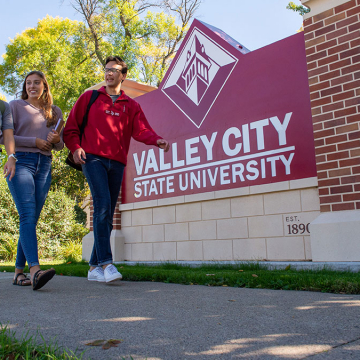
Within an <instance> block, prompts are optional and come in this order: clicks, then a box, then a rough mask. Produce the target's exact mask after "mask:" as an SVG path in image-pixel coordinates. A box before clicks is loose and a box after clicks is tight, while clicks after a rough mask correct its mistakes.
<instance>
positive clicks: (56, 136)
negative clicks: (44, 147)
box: [47, 130, 60, 144]
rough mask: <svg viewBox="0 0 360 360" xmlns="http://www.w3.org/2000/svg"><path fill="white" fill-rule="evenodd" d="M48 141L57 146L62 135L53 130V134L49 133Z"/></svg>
mask: <svg viewBox="0 0 360 360" xmlns="http://www.w3.org/2000/svg"><path fill="white" fill-rule="evenodd" d="M47 141H48V142H49V143H51V144H57V143H58V142H60V135H59V134H58V133H57V132H56V131H55V130H51V132H49V133H48V136H47Z"/></svg>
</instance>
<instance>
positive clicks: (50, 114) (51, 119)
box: [21, 70, 57, 127]
mask: <svg viewBox="0 0 360 360" xmlns="http://www.w3.org/2000/svg"><path fill="white" fill-rule="evenodd" d="M34 74H35V75H37V76H39V77H40V78H41V80H42V82H43V84H44V91H43V93H42V94H41V96H40V99H39V100H40V108H41V110H42V111H43V113H44V116H45V119H46V120H47V123H46V126H47V127H50V126H51V125H55V124H56V121H57V114H56V111H53V97H52V95H51V92H50V86H49V84H48V82H47V80H46V77H45V75H44V74H43V73H42V72H41V71H37V70H34V71H30V72H29V73H28V74H27V75H26V77H25V80H24V83H23V87H22V92H21V98H22V99H23V100H26V99H27V98H28V94H27V92H26V79H27V78H28V77H29V76H30V75H34Z"/></svg>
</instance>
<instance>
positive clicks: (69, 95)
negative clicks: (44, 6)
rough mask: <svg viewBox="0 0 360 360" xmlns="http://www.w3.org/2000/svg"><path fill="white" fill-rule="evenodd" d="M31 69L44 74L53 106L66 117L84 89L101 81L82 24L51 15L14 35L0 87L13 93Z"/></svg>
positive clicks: (98, 65) (3, 65)
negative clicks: (50, 92) (34, 26)
mask: <svg viewBox="0 0 360 360" xmlns="http://www.w3.org/2000/svg"><path fill="white" fill-rule="evenodd" d="M31 70H40V71H42V72H44V73H45V74H46V77H47V80H48V82H49V85H50V88H51V91H52V93H53V97H54V103H55V104H56V105H57V106H59V107H60V108H61V110H62V111H63V112H64V113H65V114H67V113H68V112H69V111H70V109H71V107H72V106H73V104H74V102H75V101H76V99H77V98H78V97H79V95H80V94H81V93H82V92H83V91H84V90H85V89H86V88H88V87H90V86H92V85H93V84H95V83H97V82H99V81H100V80H101V79H102V78H103V75H102V71H101V70H102V69H101V65H100V64H99V63H98V61H97V58H96V56H95V50H94V46H93V42H92V41H91V36H90V34H89V31H88V30H87V29H86V27H85V26H84V24H83V23H81V22H78V21H72V20H69V19H62V18H59V17H56V18H53V17H51V16H47V17H45V18H44V19H42V20H40V21H39V22H38V24H37V26H36V28H31V29H27V30H25V31H23V32H22V33H21V34H19V35H17V36H16V37H15V39H13V40H11V42H10V44H8V45H7V46H6V54H5V57H4V61H3V63H2V64H1V65H0V86H1V87H2V88H3V89H4V90H5V91H6V92H7V93H9V94H15V93H16V92H17V91H19V90H20V86H21V84H22V82H23V81H24V78H25V75H26V74H27V73H28V72H29V71H31Z"/></svg>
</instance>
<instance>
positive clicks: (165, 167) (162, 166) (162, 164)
mask: <svg viewBox="0 0 360 360" xmlns="http://www.w3.org/2000/svg"><path fill="white" fill-rule="evenodd" d="M164 155H165V151H164V150H163V149H160V148H159V159H160V171H162V170H168V169H170V168H171V164H170V163H167V164H165V160H164Z"/></svg>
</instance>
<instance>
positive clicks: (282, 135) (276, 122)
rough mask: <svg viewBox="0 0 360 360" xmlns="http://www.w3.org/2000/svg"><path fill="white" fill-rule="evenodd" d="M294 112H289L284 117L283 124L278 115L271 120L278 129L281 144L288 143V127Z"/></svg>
mask: <svg viewBox="0 0 360 360" xmlns="http://www.w3.org/2000/svg"><path fill="white" fill-rule="evenodd" d="M291 115H292V113H287V114H286V115H285V118H284V122H283V123H282V124H281V122H280V120H279V118H278V117H277V116H274V117H271V118H270V121H271V123H272V124H273V126H274V128H275V129H276V131H277V133H278V137H279V145H280V146H281V145H286V129H287V127H288V125H289V122H290V119H291Z"/></svg>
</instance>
